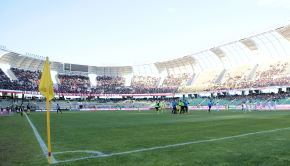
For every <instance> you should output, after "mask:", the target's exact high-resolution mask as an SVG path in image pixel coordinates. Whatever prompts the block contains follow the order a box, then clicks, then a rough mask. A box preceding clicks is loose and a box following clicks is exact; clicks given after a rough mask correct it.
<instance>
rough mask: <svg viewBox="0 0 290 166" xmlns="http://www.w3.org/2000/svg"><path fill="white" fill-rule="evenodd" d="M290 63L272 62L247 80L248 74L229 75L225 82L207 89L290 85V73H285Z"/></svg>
mask: <svg viewBox="0 0 290 166" xmlns="http://www.w3.org/2000/svg"><path fill="white" fill-rule="evenodd" d="M287 67H289V63H288V62H285V63H281V62H278V63H277V64H274V65H273V64H272V65H269V66H268V67H266V69H265V70H261V71H257V73H256V74H255V77H254V78H253V79H252V80H247V79H246V76H243V78H242V77H241V75H243V73H241V75H236V77H234V78H233V77H231V76H230V75H229V76H225V77H227V79H226V81H225V82H221V83H217V84H213V85H211V86H209V87H207V88H206V89H204V90H206V91H210V90H233V89H246V88H259V87H269V86H283V85H289V80H290V78H289V76H287V75H288V74H289V73H285V72H286V69H287Z"/></svg>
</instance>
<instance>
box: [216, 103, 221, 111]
mask: <svg viewBox="0 0 290 166" xmlns="http://www.w3.org/2000/svg"><path fill="white" fill-rule="evenodd" d="M215 106H216V110H217V112H219V111H220V104H219V102H217V103H216V105H215Z"/></svg>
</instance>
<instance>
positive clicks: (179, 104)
mask: <svg viewBox="0 0 290 166" xmlns="http://www.w3.org/2000/svg"><path fill="white" fill-rule="evenodd" d="M181 103H182V102H181V100H179V102H178V109H179V113H178V114H182V110H181V108H182V107H181Z"/></svg>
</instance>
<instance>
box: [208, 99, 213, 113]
mask: <svg viewBox="0 0 290 166" xmlns="http://www.w3.org/2000/svg"><path fill="white" fill-rule="evenodd" d="M212 105H213V104H212V102H211V100H210V101H209V103H208V113H210V109H211V106H212Z"/></svg>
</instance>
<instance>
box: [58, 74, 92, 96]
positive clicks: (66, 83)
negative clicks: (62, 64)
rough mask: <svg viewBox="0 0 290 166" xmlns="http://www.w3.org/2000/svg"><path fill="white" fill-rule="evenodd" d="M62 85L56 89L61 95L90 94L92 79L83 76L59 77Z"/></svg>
mask: <svg viewBox="0 0 290 166" xmlns="http://www.w3.org/2000/svg"><path fill="white" fill-rule="evenodd" d="M58 79H59V82H60V84H59V85H58V88H57V89H55V91H56V92H60V93H89V91H90V88H89V87H90V86H91V85H90V79H89V77H87V76H81V75H58Z"/></svg>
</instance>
